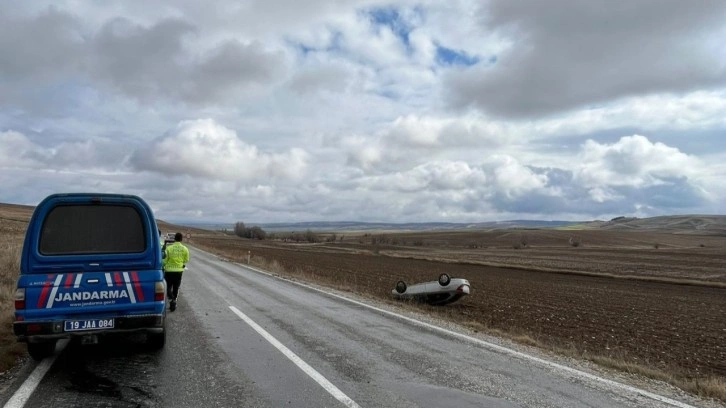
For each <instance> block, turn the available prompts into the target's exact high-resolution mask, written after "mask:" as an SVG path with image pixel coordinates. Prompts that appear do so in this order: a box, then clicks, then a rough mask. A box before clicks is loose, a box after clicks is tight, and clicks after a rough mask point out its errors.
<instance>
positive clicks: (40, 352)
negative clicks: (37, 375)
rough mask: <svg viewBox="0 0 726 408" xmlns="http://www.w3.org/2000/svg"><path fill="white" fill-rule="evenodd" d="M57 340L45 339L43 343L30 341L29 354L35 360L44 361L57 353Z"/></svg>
mask: <svg viewBox="0 0 726 408" xmlns="http://www.w3.org/2000/svg"><path fill="white" fill-rule="evenodd" d="M56 342H57V340H51V341H44V342H42V343H28V354H30V357H32V358H33V360H35V361H42V360H43V359H44V358H46V357H50V356H52V355H53V353H55V344H56Z"/></svg>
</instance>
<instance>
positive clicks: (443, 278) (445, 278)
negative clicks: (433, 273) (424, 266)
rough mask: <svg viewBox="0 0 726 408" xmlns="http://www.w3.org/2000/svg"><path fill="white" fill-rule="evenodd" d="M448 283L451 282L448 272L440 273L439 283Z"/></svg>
mask: <svg viewBox="0 0 726 408" xmlns="http://www.w3.org/2000/svg"><path fill="white" fill-rule="evenodd" d="M449 283H451V278H450V277H449V275H448V274H446V273H442V274H441V275H439V285H441V286H448V285H449Z"/></svg>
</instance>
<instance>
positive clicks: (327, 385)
mask: <svg viewBox="0 0 726 408" xmlns="http://www.w3.org/2000/svg"><path fill="white" fill-rule="evenodd" d="M229 308H230V310H232V312H234V314H236V315H237V316H238V317H239V318H240V319H242V320H244V322H245V323H247V324H248V325H250V327H252V328H253V329H255V331H256V332H257V333H259V334H260V336H262V337H263V338H264V339H265V340H267V341H268V342H269V343H270V344H272V345H273V346H275V348H276V349H278V350H279V351H280V352H281V353H282V354H284V355H285V357H287V358H289V359H290V360H291V361H292V362H293V363H295V365H296V366H298V367H299V368H300V369H301V370H303V372H304V373H305V374H307V375H308V376H310V377H311V378H312V379H313V380H315V382H317V383H318V384H320V386H321V387H323V388H324V389H325V391H327V392H328V393H329V394H330V395H332V396H333V397H334V398H335V399H337V400H338V401H340V402H342V403H343V404H345V406H346V407H350V408H360V405H358V404H356V402H355V401H353V400H352V399H350V397H348V396H347V395H345V394H344V393H343V391H341V390H340V389H338V387H336V386H335V385H333V383H331V382H330V381H328V380H327V379H326V378H325V377H323V376H322V375H321V374H320V373H319V372H317V371H316V370H315V369H314V368H312V367H310V365H309V364H308V363H306V362H305V361H303V359H301V358H300V357H298V356H297V354H295V353H293V352H292V351H291V350H290V349H289V348H287V347H285V345H283V344H282V343H280V342H279V341H278V340H277V339H276V338H274V337H273V336H272V335H271V334H270V333H268V332H267V331H266V330H265V329H263V328H262V327H261V326H260V325H258V324H257V323H255V322H254V321H253V320H252V319H250V318H249V317H248V316H247V315H246V314H244V313H242V312H241V311H240V310H239V309H237V308H236V307H234V306H230V307H229Z"/></svg>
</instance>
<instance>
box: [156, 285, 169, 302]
mask: <svg viewBox="0 0 726 408" xmlns="http://www.w3.org/2000/svg"><path fill="white" fill-rule="evenodd" d="M165 296H166V284H165V283H164V282H156V285H154V301H155V302H163V301H164V297H165Z"/></svg>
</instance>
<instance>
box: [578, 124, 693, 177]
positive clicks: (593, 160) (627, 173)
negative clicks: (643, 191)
mask: <svg viewBox="0 0 726 408" xmlns="http://www.w3.org/2000/svg"><path fill="white" fill-rule="evenodd" d="M579 162H580V163H582V164H581V165H580V167H579V169H578V171H577V178H578V180H580V181H581V182H582V183H583V184H585V185H586V186H591V187H598V186H627V187H651V186H654V185H659V184H664V183H669V182H670V181H671V180H673V179H679V178H686V179H687V178H689V176H692V175H696V174H698V173H699V172H700V171H701V170H702V165H701V163H700V162H699V160H697V159H695V158H693V157H690V156H688V155H686V154H684V153H682V152H680V151H679V150H678V149H677V148H674V147H670V146H666V145H664V144H663V143H658V142H656V143H653V142H651V141H650V140H648V138H646V137H645V136H640V135H634V136H626V137H623V138H621V139H620V140H619V141H618V142H617V143H613V144H610V145H604V144H600V143H597V142H594V141H592V140H589V141H587V142H586V143H585V145H584V146H583V149H582V153H581V155H580V160H579Z"/></svg>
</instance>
